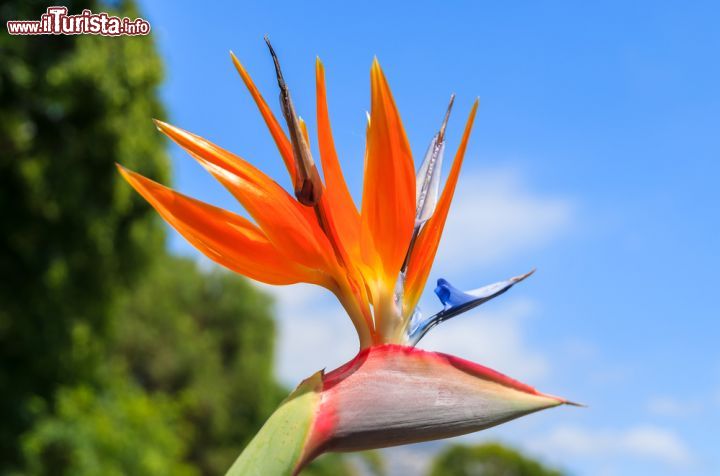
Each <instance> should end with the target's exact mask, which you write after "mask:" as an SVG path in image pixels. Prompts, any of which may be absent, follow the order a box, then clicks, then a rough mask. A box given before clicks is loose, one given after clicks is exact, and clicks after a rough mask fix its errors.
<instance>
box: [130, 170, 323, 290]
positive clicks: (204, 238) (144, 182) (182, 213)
mask: <svg viewBox="0 0 720 476" xmlns="http://www.w3.org/2000/svg"><path fill="white" fill-rule="evenodd" d="M118 169H119V170H120V173H121V174H122V175H123V177H124V178H125V180H127V181H128V183H130V185H132V186H133V188H134V189H135V190H137V191H138V192H139V193H140V195H142V196H143V197H144V198H145V199H146V200H147V201H148V202H149V203H150V204H151V205H152V206H153V207H154V208H155V209H156V210H157V211H158V213H160V215H161V216H162V217H163V218H164V219H165V221H167V222H168V223H169V224H170V225H172V227H173V228H175V229H176V230H177V231H178V232H179V233H180V234H181V235H183V236H184V237H185V238H186V239H187V240H188V241H189V242H190V243H191V244H192V245H193V246H195V247H196V248H197V249H198V250H200V251H201V252H202V253H203V254H204V255H205V256H207V257H208V258H210V259H211V260H213V261H215V262H216V263H219V264H221V265H223V266H225V267H227V268H229V269H231V270H233V271H235V272H237V273H240V274H242V275H245V276H247V277H249V278H252V279H255V280H258V281H262V282H264V283H268V284H292V283H297V282H313V283H316V284H319V283H320V282H321V281H323V279H322V275H321V274H320V273H318V272H316V271H312V270H310V269H308V268H304V267H302V266H300V265H298V264H296V263H293V262H291V261H289V260H288V259H287V258H286V257H285V256H283V255H282V254H281V253H279V252H278V250H277V249H276V248H275V246H273V244H272V243H270V241H268V239H267V238H266V237H265V234H264V233H263V232H262V230H260V229H259V228H258V227H257V226H255V225H253V224H252V223H251V222H250V221H248V220H246V219H245V218H243V217H241V216H238V215H235V214H234V213H230V212H228V211H226V210H223V209H221V208H217V207H214V206H212V205H208V204H207V203H203V202H201V201H199V200H195V199H193V198H190V197H187V196H185V195H182V194H180V193H177V192H175V191H173V190H171V189H169V188H167V187H164V186H163V185H160V184H159V183H157V182H154V181H152V180H150V179H148V178H145V177H143V176H142V175H139V174H137V173H135V172H133V171H131V170H128V169H126V168H124V167H122V166H118Z"/></svg>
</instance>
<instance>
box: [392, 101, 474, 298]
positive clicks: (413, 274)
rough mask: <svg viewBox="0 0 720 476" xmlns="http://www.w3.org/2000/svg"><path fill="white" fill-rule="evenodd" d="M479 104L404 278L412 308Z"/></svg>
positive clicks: (437, 240)
mask: <svg viewBox="0 0 720 476" xmlns="http://www.w3.org/2000/svg"><path fill="white" fill-rule="evenodd" d="M477 108H478V101H477V100H475V103H474V104H473V107H472V110H471V111H470V116H469V117H468V120H467V123H466V125H465V132H464V133H463V136H462V141H461V142H460V147H459V148H458V151H457V153H456V154H455V160H453V165H452V168H451V169H450V175H448V178H447V181H446V182H445V188H444V189H443V191H442V195H440V200H439V201H438V205H437V208H436V209H435V213H434V214H433V216H432V217H431V218H430V220H428V221H427V223H425V226H424V227H423V229H422V231H421V232H420V236H418V239H417V242H416V243H415V247H414V248H413V252H412V256H411V257H410V262H409V264H408V271H407V279H406V281H405V303H406V306H407V307H406V308H407V309H409V310H412V309H415V306H416V305H417V302H418V299H420V294H421V293H422V291H423V288H424V287H425V282H426V281H427V278H428V275H429V274H430V268H431V267H432V263H433V260H434V259H435V253H437V249H438V245H439V244H440V237H441V236H442V231H443V228H444V227H445V220H446V219H447V215H448V210H449V209H450V202H452V198H453V194H454V193H455V186H456V185H457V180H458V176H459V175H460V168H461V167H462V163H463V157H464V156H465V149H467V144H468V139H469V138H470V132H471V131H472V126H473V121H474V120H475V113H476V112H477Z"/></svg>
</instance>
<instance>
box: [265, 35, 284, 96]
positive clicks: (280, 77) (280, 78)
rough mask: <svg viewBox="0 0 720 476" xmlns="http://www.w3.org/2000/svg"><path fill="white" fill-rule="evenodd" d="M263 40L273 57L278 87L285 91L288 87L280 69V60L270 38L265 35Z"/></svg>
mask: <svg viewBox="0 0 720 476" xmlns="http://www.w3.org/2000/svg"><path fill="white" fill-rule="evenodd" d="M263 39H264V40H265V44H266V45H267V47H268V49H269V50H270V56H272V59H273V63H274V64H275V76H277V82H278V85H279V86H280V89H282V90H283V91H284V90H285V89H286V86H285V79H284V78H283V75H282V70H281V69H280V60H278V57H277V54H275V49H274V48H273V47H272V43H270V38H269V37H268V36H267V35H265V36H264V37H263Z"/></svg>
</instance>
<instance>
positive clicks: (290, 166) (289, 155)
mask: <svg viewBox="0 0 720 476" xmlns="http://www.w3.org/2000/svg"><path fill="white" fill-rule="evenodd" d="M230 57H231V58H232V61H233V64H234V65H235V69H237V71H238V73H240V77H241V78H242V80H243V82H244V83H245V86H246V87H247V88H248V91H250V95H251V96H252V98H253V100H254V101H255V104H256V105H257V107H258V110H259V111H260V114H261V115H262V117H263V119H264V120H265V124H267V127H268V129H269V130H270V134H271V135H272V138H273V140H274V141H275V145H276V146H277V148H278V150H279V151H280V155H281V156H282V159H283V162H285V167H286V168H287V170H288V173H289V174H290V179H291V180H292V183H295V176H296V174H297V169H296V166H295V159H294V158H293V149H292V144H291V143H290V140H289V139H288V138H287V136H286V135H285V131H283V128H282V126H280V123H279V122H278V120H277V119H276V118H275V115H274V114H273V113H272V111H271V110H270V107H268V105H267V102H265V99H264V98H263V97H262V94H260V91H259V90H258V88H257V86H255V83H254V82H253V80H252V78H251V77H250V75H249V74H248V72H247V71H246V70H245V68H244V67H243V65H242V63H240V61H239V60H238V59H237V57H236V56H235V54H234V53H233V52H232V51H231V52H230Z"/></svg>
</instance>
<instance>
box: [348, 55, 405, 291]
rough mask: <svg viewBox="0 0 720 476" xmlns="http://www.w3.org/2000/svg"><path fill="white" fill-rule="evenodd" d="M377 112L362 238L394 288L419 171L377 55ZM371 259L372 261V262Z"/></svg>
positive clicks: (371, 135)
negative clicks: (415, 167) (374, 254)
mask: <svg viewBox="0 0 720 476" xmlns="http://www.w3.org/2000/svg"><path fill="white" fill-rule="evenodd" d="M370 78H371V113H370V128H369V133H368V146H367V159H366V163H365V178H364V186H363V201H362V214H361V223H362V226H361V240H362V243H361V244H362V246H363V247H365V250H363V252H364V254H365V255H366V256H367V255H368V251H367V249H368V248H371V247H373V246H374V249H375V251H376V253H377V258H376V259H377V262H375V263H371V264H372V265H375V266H378V267H379V268H380V269H381V270H382V271H381V276H382V280H383V283H384V287H385V288H386V289H387V291H388V292H390V293H391V292H392V289H393V288H394V286H395V281H396V280H397V276H398V273H399V272H400V267H401V265H402V262H403V260H404V258H405V254H406V252H407V248H408V243H409V241H410V237H411V235H412V230H413V226H414V219H415V218H414V217H415V172H414V165H413V161H412V153H411V151H410V145H409V143H408V140H407V137H406V135H405V130H404V128H403V125H402V122H401V120H400V114H399V112H398V110H397V107H396V105H395V101H394V100H393V97H392V94H391V92H390V88H389V86H388V83H387V80H386V79H385V75H384V74H383V72H382V70H381V69H380V64H379V63H378V61H377V59H376V60H375V61H374V62H373V65H372V69H371V74H370ZM368 264H370V263H368Z"/></svg>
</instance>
